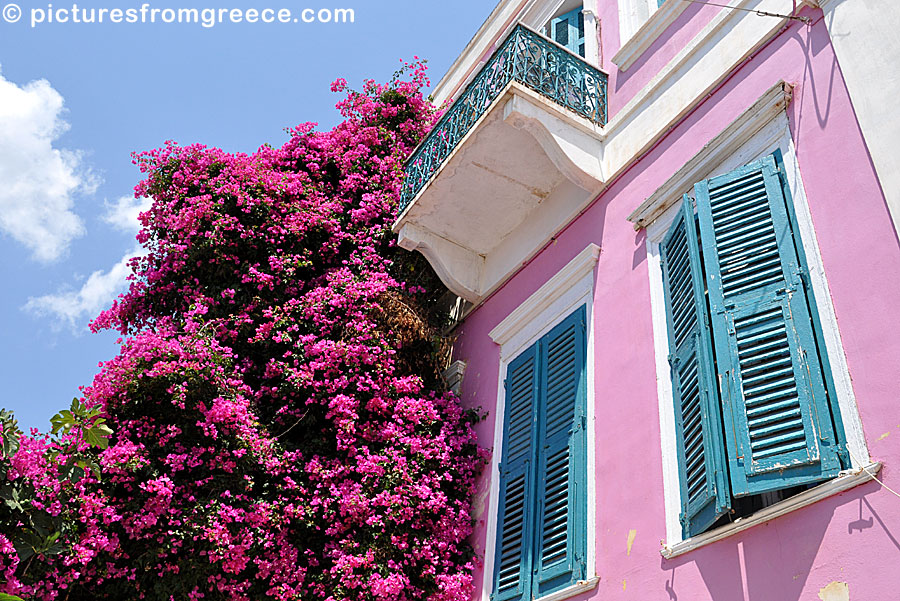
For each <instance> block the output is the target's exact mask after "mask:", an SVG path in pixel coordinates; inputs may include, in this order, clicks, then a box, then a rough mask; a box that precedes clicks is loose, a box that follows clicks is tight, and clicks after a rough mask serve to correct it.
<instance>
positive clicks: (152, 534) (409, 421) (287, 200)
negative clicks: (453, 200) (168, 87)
mask: <svg viewBox="0 0 900 601" xmlns="http://www.w3.org/2000/svg"><path fill="white" fill-rule="evenodd" d="M424 85H427V79H426V76H425V70H424V65H422V64H421V63H415V64H412V65H407V66H406V69H405V70H404V71H403V72H402V73H401V74H400V75H399V76H398V77H396V78H395V79H394V80H393V81H392V82H390V83H389V84H384V85H381V84H376V83H375V82H372V81H368V82H366V84H365V86H364V88H363V90H362V91H361V92H353V91H349V90H348V89H347V86H346V83H345V82H344V81H342V80H338V81H337V82H335V84H333V89H334V90H335V91H338V92H342V93H346V97H345V99H344V100H343V101H342V102H340V103H339V104H338V108H339V109H340V111H341V114H342V115H343V117H344V122H343V123H341V124H340V125H338V126H337V127H336V128H334V129H333V130H331V131H328V132H319V131H316V130H315V129H314V126H313V124H304V125H300V126H298V127H296V128H294V129H292V130H290V131H289V134H290V139H289V140H288V142H287V143H285V144H284V145H283V146H282V147H280V148H273V147H270V146H264V147H262V148H260V149H259V150H258V151H257V152H256V153H254V154H249V155H246V154H230V153H226V152H223V151H222V150H218V149H214V148H206V147H204V146H200V145H191V146H179V145H177V144H175V143H167V144H166V145H165V146H164V147H163V148H161V149H158V150H154V151H151V152H145V153H140V154H137V155H135V162H136V164H137V165H138V166H139V168H140V170H141V172H142V173H143V174H144V180H143V181H142V182H141V183H140V184H139V185H138V186H137V188H136V194H137V195H138V196H145V197H149V198H152V199H153V205H152V207H151V208H150V210H149V211H147V212H146V213H144V214H142V215H141V221H142V224H143V229H142V231H141V233H140V234H139V237H138V238H139V241H140V242H141V243H142V244H143V245H144V246H145V248H146V250H147V254H146V255H145V256H143V257H141V258H136V259H133V260H132V262H131V267H132V271H133V274H132V276H131V282H130V289H129V291H128V292H127V293H126V294H124V295H122V296H121V297H120V298H119V299H118V300H117V301H116V302H115V303H114V304H113V306H112V307H111V308H110V309H109V310H107V311H105V312H103V313H102V314H101V315H100V316H99V317H98V318H97V319H96V320H94V322H93V323H92V328H94V329H95V330H97V329H105V328H112V329H116V330H118V331H120V332H121V333H122V335H123V337H124V340H123V341H122V346H121V350H120V352H119V354H118V355H117V356H116V357H115V358H113V359H112V360H110V361H107V362H105V363H103V364H102V365H101V369H100V373H99V374H98V375H97V376H96V378H95V379H94V381H93V383H92V384H91V385H90V386H89V387H86V388H84V390H83V401H84V403H85V404H86V405H88V406H91V407H99V408H100V409H101V410H102V415H103V416H104V417H105V419H106V423H107V424H108V425H109V427H110V428H111V429H112V431H113V434H112V435H111V436H110V437H109V445H108V448H106V449H105V450H103V451H102V452H99V453H98V454H97V464H98V467H99V476H98V474H96V473H94V471H92V470H87V471H86V472H85V473H84V474H83V475H80V477H79V478H77V479H71V478H69V479H67V478H60V477H59V470H58V469H57V468H56V467H54V466H57V465H58V464H59V461H60V457H59V456H56V457H52V453H51V452H50V449H52V447H53V446H54V444H56V443H54V442H52V441H49V440H48V439H47V438H46V437H43V438H42V437H41V436H38V435H36V434H35V435H33V436H30V437H29V436H25V437H22V443H21V448H20V449H19V450H18V451H17V452H16V453H15V455H13V456H12V459H11V462H12V463H11V469H9V470H8V475H7V478H8V479H9V481H11V482H12V481H15V482H19V483H23V482H26V481H27V482H28V484H29V486H30V487H31V488H32V489H33V494H32V497H31V501H30V502H31V503H34V504H35V507H39V508H40V510H41V511H45V512H46V513H47V514H49V515H51V516H54V517H55V518H58V520H59V521H60V523H63V524H64V526H63V527H62V530H61V538H60V539H59V540H60V542H61V544H62V551H61V552H57V553H49V552H48V553H38V554H35V555H32V556H31V557H30V558H29V559H30V560H31V561H29V562H22V561H20V558H19V557H18V556H17V554H16V551H15V549H14V548H13V547H12V545H11V543H10V540H9V539H8V538H7V537H5V536H3V535H2V534H0V591H2V592H7V593H11V594H17V595H20V596H23V597H26V598H34V599H42V600H43V599H64V600H67V601H75V600H80V599H92V600H97V599H116V600H119V599H154V600H169V599H172V600H178V601H181V600H195V599H204V600H219V599H229V600H257V599H274V600H288V599H322V600H326V599H327V600H339V599H353V600H414V599H433V600H437V601H462V600H464V599H468V598H469V597H470V596H471V592H472V591H471V589H472V571H473V562H474V561H476V559H475V558H474V557H473V556H472V553H471V549H470V547H469V546H468V544H467V543H466V539H467V537H468V536H469V534H470V533H471V530H472V516H471V513H470V511H471V505H470V499H471V496H472V494H473V490H474V482H475V477H476V475H477V472H478V470H479V469H480V468H481V466H482V465H483V462H484V456H483V453H482V452H480V451H479V450H478V448H477V446H476V441H475V436H474V432H473V428H472V425H473V423H474V421H475V420H476V419H477V416H475V415H474V414H473V413H472V412H468V411H465V410H463V409H462V408H461V406H460V404H459V401H458V399H457V398H456V397H455V396H453V395H452V394H450V393H445V392H442V391H441V388H440V384H438V380H437V379H436V378H435V376H434V374H435V366H437V365H438V358H439V357H438V355H439V354H440V353H439V352H438V350H437V347H436V343H435V341H434V340H432V339H431V338H430V337H431V336H432V334H433V332H434V330H433V329H429V327H428V324H427V323H425V322H427V319H426V320H424V321H421V322H417V321H416V311H415V310H414V309H415V307H416V306H426V305H427V304H428V303H429V302H430V301H431V300H433V298H435V297H436V296H437V295H439V294H440V292H441V291H440V290H439V289H438V288H437V286H436V285H435V284H434V282H435V281H436V280H434V278H433V277H432V278H428V277H424V278H423V277H420V272H421V270H422V269H423V267H422V266H423V265H424V263H422V262H421V261H419V260H418V259H416V258H415V257H412V256H411V255H410V256H408V255H406V254H405V251H402V250H401V249H399V248H397V247H396V246H395V245H394V243H393V240H392V238H391V234H390V224H391V222H392V220H393V219H394V217H395V210H396V206H397V202H398V197H399V190H400V185H401V183H402V164H403V161H404V159H405V157H406V156H407V155H408V154H409V153H410V151H411V150H412V149H413V148H414V146H415V145H416V144H417V143H418V141H419V140H420V139H421V138H422V136H423V135H424V134H425V133H426V132H427V130H428V129H429V128H430V127H431V125H432V124H433V122H434V119H435V112H434V111H433V109H432V108H431V106H430V105H429V104H428V103H427V101H425V100H424V99H423V98H422V95H421V89H422V87H423V86H424ZM413 273H415V274H416V277H415V278H412V277H407V276H409V275H410V274H413ZM400 306H402V307H406V308H410V307H412V309H410V311H411V313H410V315H411V316H408V318H405V320H406V321H405V325H404V322H403V321H404V320H403V319H400V318H399V317H398V315H399V313H400V311H398V310H397V307H400ZM401 330H403V332H401ZM404 332H405V333H404ZM410 332H414V333H415V332H419V334H416V335H413V334H410ZM415 345H418V346H415ZM412 346H415V353H412V352H409V351H410V348H411V347H412ZM422 349H425V350H424V352H423V351H422ZM413 355H423V356H424V357H425V360H424V361H425V363H424V364H425V365H430V366H431V370H430V371H429V370H427V369H426V370H424V371H422V370H414V369H411V368H410V365H413V364H415V362H414V361H413V360H411V359H410V357H412V356H413ZM61 499H63V500H64V501H61ZM25 563H28V565H27V566H26V565H25Z"/></svg>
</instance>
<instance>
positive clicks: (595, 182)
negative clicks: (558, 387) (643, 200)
mask: <svg viewBox="0 0 900 601" xmlns="http://www.w3.org/2000/svg"><path fill="white" fill-rule="evenodd" d="M601 158H602V137H601V129H600V127H599V126H597V125H595V124H594V123H591V122H590V121H588V120H587V119H584V118H582V117H579V116H577V115H575V114H574V113H572V112H570V111H568V110H566V109H564V108H562V107H559V106H558V105H557V104H555V103H554V102H552V101H550V100H548V99H546V98H544V97H543V96H541V95H540V94H537V93H535V92H533V91H532V90H529V89H527V88H525V87H524V86H521V85H520V84H518V83H515V82H513V83H511V84H510V85H509V86H508V87H507V89H506V90H505V91H504V92H503V93H502V94H501V95H500V96H499V97H498V98H497V100H496V101H495V102H494V103H493V105H492V106H491V108H490V110H488V111H487V112H486V113H485V114H484V115H483V116H482V118H481V119H480V120H479V121H478V122H477V123H476V124H475V126H474V127H473V128H472V130H471V131H470V132H469V133H468V134H467V135H466V137H465V138H464V139H463V140H462V141H461V143H460V144H459V145H457V147H456V148H455V150H454V151H453V153H452V154H451V155H450V156H449V157H448V159H447V160H446V161H445V162H444V163H443V165H442V166H441V167H440V169H438V171H437V172H436V173H435V175H434V176H433V177H432V178H431V180H430V181H429V182H428V183H427V185H425V186H424V188H423V189H422V191H421V192H420V193H419V195H418V196H417V197H416V198H415V199H414V200H413V202H411V203H410V205H409V207H408V208H407V209H406V211H405V212H404V213H403V214H402V215H401V216H400V218H399V219H398V220H397V223H396V224H395V226H394V231H395V232H397V234H398V235H399V243H400V245H401V246H402V247H403V248H406V249H408V250H418V251H420V252H422V254H424V255H425V256H426V257H427V258H428V260H429V262H430V263H431V264H432V265H433V266H434V268H435V270H436V271H437V273H438V275H439V276H440V277H441V279H442V280H443V281H444V283H445V284H446V285H447V287H448V288H450V290H452V291H453V292H454V293H456V294H458V295H459V296H461V297H462V298H464V299H466V300H468V301H470V302H473V303H477V302H479V301H480V300H482V299H483V298H485V297H486V296H487V295H488V294H490V292H492V291H493V290H495V289H496V288H497V287H498V286H499V285H501V284H502V283H503V282H504V281H505V280H506V279H507V278H508V277H509V276H510V275H512V274H513V273H514V272H515V271H516V270H517V269H518V268H519V267H521V265H522V264H523V263H525V262H526V261H527V260H528V259H530V258H531V257H533V256H534V255H535V254H536V253H537V252H538V251H539V250H540V249H541V248H542V247H543V246H544V245H545V244H546V243H547V242H548V241H549V240H550V239H551V237H552V236H553V235H554V234H555V233H556V232H558V231H559V230H560V229H561V228H562V227H564V226H565V225H566V224H567V223H568V222H569V221H570V220H572V219H573V218H574V217H575V216H576V215H577V214H578V212H580V210H581V209H582V208H583V207H584V206H585V205H586V203H587V202H589V201H590V200H592V199H593V198H594V197H595V196H596V194H597V193H598V192H599V191H600V189H601V188H602V187H603V181H604V178H603V174H602V173H601V170H600V164H601Z"/></svg>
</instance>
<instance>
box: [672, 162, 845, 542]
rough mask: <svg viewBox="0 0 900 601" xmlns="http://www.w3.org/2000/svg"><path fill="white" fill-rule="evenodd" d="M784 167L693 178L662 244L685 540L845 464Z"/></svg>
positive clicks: (762, 165) (759, 165)
mask: <svg viewBox="0 0 900 601" xmlns="http://www.w3.org/2000/svg"><path fill="white" fill-rule="evenodd" d="M783 171H784V170H783V167H782V165H781V157H780V154H779V153H777V152H776V153H775V154H773V155H769V156H766V157H764V158H763V159H761V160H759V161H755V162H753V163H751V164H749V165H746V166H743V167H740V168H738V169H736V170H734V171H732V172H729V173H726V174H724V175H720V176H718V177H713V178H711V179H707V180H703V181H701V182H698V183H697V184H696V185H695V186H694V198H693V199H692V198H690V197H689V196H687V195H686V196H685V197H684V200H683V201H682V206H681V210H680V212H679V214H678V215H677V216H676V218H675V221H674V222H673V223H672V225H671V227H670V229H669V232H668V233H667V235H666V237H665V239H664V240H663V242H662V244H661V246H660V258H661V263H662V271H663V288H664V292H665V296H666V318H667V325H668V340H669V362H670V365H671V378H672V396H673V403H674V409H675V430H676V447H677V448H676V455H677V457H678V465H679V483H680V490H681V516H680V521H681V525H682V529H683V536H684V537H685V538H688V537H690V536H694V535H696V534H699V533H702V532H704V531H706V530H707V529H709V528H710V527H712V526H714V525H716V524H717V523H719V522H725V521H730V520H733V519H735V518H737V517H744V516H745V515H749V514H750V513H752V512H753V511H756V510H757V509H760V508H762V507H765V506H767V505H770V504H772V503H774V502H777V501H779V500H781V499H783V498H785V497H787V496H790V495H791V494H795V493H797V492H800V491H802V490H804V489H805V488H807V487H809V486H811V485H815V484H816V483H819V482H822V481H823V480H827V479H830V478H834V477H835V476H837V475H838V474H839V473H840V471H841V469H843V468H846V467H849V466H850V460H849V457H848V456H847V451H846V447H845V441H844V436H843V427H842V424H841V418H840V411H839V410H837V407H836V404H835V403H834V402H833V399H834V398H835V392H834V384H833V383H832V381H831V376H830V369H829V368H828V360H827V355H826V354H825V353H824V342H823V335H822V333H821V331H820V330H821V328H820V325H819V323H818V310H817V308H816V304H815V299H814V297H813V295H812V293H811V289H810V287H809V276H808V267H807V264H806V259H805V256H804V252H803V246H802V244H801V241H800V240H799V236H798V234H797V226H796V224H795V222H796V219H795V217H794V215H793V204H792V202H791V198H790V191H789V189H788V186H787V182H786V180H785V178H784V176H783ZM695 207H696V215H695Z"/></svg>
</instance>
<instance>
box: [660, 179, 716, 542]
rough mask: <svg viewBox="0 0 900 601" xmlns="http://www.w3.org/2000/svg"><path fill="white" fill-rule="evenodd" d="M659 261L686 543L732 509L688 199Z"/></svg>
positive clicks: (663, 244) (671, 229) (673, 225)
mask: <svg viewBox="0 0 900 601" xmlns="http://www.w3.org/2000/svg"><path fill="white" fill-rule="evenodd" d="M660 255H661V259H662V268H663V287H664V289H665V297H666V318H667V319H666V321H667V322H668V332H669V336H668V337H669V364H670V369H671V374H672V396H673V398H674V403H675V434H676V440H677V453H678V468H679V469H678V475H679V482H680V485H681V525H682V531H683V534H684V537H685V538H687V537H689V536H692V535H694V534H697V533H699V532H703V531H704V530H706V529H707V528H708V527H709V526H711V525H712V524H713V523H714V522H715V521H716V520H717V519H719V517H720V516H721V515H723V514H724V513H725V512H727V511H728V510H729V509H731V495H730V493H729V490H728V484H727V474H726V472H727V463H726V459H725V444H724V441H723V440H722V416H721V412H720V410H719V398H718V395H717V394H716V381H715V367H714V364H713V354H712V340H711V337H710V332H709V317H708V313H707V308H706V297H705V294H704V291H705V286H704V282H703V271H702V268H701V262H700V247H699V245H698V242H697V229H696V225H695V222H694V210H693V206H692V204H691V199H690V198H687V197H685V199H684V203H683V205H682V208H681V211H679V213H678V216H677V217H676V218H675V221H674V223H673V224H672V226H671V228H670V229H669V232H668V234H666V237H665V238H664V239H663V242H662V245H661V247H660Z"/></svg>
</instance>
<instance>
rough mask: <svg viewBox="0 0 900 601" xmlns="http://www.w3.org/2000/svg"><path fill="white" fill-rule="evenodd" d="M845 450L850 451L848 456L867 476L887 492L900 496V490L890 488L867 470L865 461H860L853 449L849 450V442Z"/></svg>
mask: <svg viewBox="0 0 900 601" xmlns="http://www.w3.org/2000/svg"><path fill="white" fill-rule="evenodd" d="M847 452H848V453H850V458H851V459H852V460H853V461H855V462H856V463H857V464H859V467H860V469H861V470H862V471H864V472H865V473H866V475H867V476H869V478H871V479H872V480H874V481H875V482H877V483H878V484H880V485H881V486H882V488H884V489H886V490H887V491H888V492H891V493H893V494H894V496H896V497H900V492H897V491H896V490H894V489H893V488H891V487H890V486H888V485H887V484H885V483H884V482H882V481H881V480H879V479H878V476H876V475H875V474H873V473H872V472H870V471H869V469H868V468H867V467H866V464H865V462H863V461H860V460H859V459H858V458H857V457H856V455H854V454H853V451H851V450H850V445H849V444H848V445H847Z"/></svg>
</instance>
